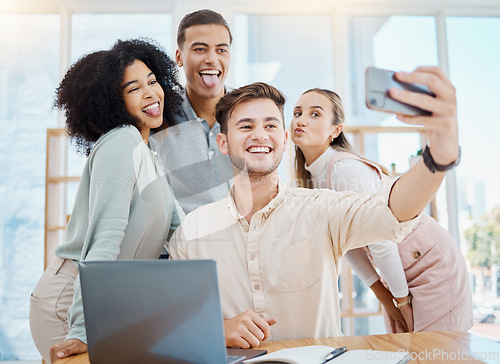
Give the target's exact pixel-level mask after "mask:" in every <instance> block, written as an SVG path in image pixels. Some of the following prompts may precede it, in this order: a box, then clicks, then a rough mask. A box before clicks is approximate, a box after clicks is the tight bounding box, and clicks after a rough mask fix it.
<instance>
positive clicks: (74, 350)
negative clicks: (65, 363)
mask: <svg viewBox="0 0 500 364" xmlns="http://www.w3.org/2000/svg"><path fill="white" fill-rule="evenodd" d="M85 352H87V344H84V343H83V342H81V341H80V340H78V339H68V340H65V341H63V342H62V343H60V344H57V345H54V346H52V347H51V348H50V361H51V362H52V363H55V362H56V361H57V360H58V359H63V358H66V357H68V356H70V355H74V354H81V353H85Z"/></svg>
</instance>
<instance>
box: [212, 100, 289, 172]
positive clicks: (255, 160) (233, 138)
mask: <svg viewBox="0 0 500 364" xmlns="http://www.w3.org/2000/svg"><path fill="white" fill-rule="evenodd" d="M287 138H288V135H287V133H286V132H285V129H284V126H283V116H282V113H281V111H280V110H279V109H278V107H277V106H276V104H275V103H274V102H273V101H272V100H270V99H264V98H259V99H255V100H252V101H247V102H243V103H241V104H238V105H237V106H236V107H235V108H234V110H233V111H232V112H231V114H230V116H229V118H228V120H227V134H219V136H218V139H217V140H218V143H219V149H220V150H221V152H222V153H223V154H227V155H229V157H230V158H231V162H232V163H233V165H234V166H235V167H236V168H237V169H238V171H237V172H239V171H242V170H244V169H245V167H246V169H247V171H248V174H249V176H250V178H255V177H263V176H266V175H269V174H271V173H273V172H274V171H276V170H277V168H278V166H279V164H280V162H281V159H282V158H283V153H284V151H285V147H286V142H287Z"/></svg>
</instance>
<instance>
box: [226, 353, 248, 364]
mask: <svg viewBox="0 0 500 364" xmlns="http://www.w3.org/2000/svg"><path fill="white" fill-rule="evenodd" d="M243 359H245V357H244V356H229V355H228V356H226V364H237V363H241V361H242V360H243Z"/></svg>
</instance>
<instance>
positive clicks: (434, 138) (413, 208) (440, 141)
mask: <svg viewBox="0 0 500 364" xmlns="http://www.w3.org/2000/svg"><path fill="white" fill-rule="evenodd" d="M396 78H397V79H398V80H400V81H403V82H408V83H418V84H422V85H426V86H428V87H429V89H430V90H431V91H432V92H433V93H434V94H435V95H436V96H435V97H432V96H429V95H425V94H420V93H415V92H410V91H404V90H397V89H391V90H389V94H390V96H391V97H392V98H394V99H395V100H398V101H401V102H404V103H406V104H409V105H413V106H417V107H419V108H421V109H424V110H427V111H430V112H431V113H432V115H430V116H405V115H398V119H399V120H401V121H403V122H405V123H407V124H411V125H422V126H423V127H424V128H425V132H426V134H427V139H428V141H429V142H428V145H429V150H430V153H431V156H432V158H433V159H434V161H435V162H436V163H437V164H440V165H448V164H452V163H453V162H455V161H456V160H457V159H458V126H457V101H456V95H455V88H454V87H453V85H452V84H451V82H450V81H449V80H448V78H447V77H446V76H445V75H444V73H443V71H441V69H439V68H438V67H419V68H417V69H416V70H415V71H413V72H411V73H404V72H398V73H396ZM445 175H446V173H445V172H438V171H436V172H435V173H432V172H431V171H430V170H429V169H428V168H427V167H426V166H425V165H424V163H423V161H420V162H419V163H417V164H416V165H415V166H414V167H413V168H411V169H410V170H409V171H408V172H406V173H405V174H404V175H403V176H401V178H400V179H399V180H398V181H397V182H396V183H395V184H394V186H393V188H392V191H391V195H390V197H389V207H390V208H391V210H392V213H393V214H394V216H395V217H396V218H397V219H398V220H399V221H406V220H410V219H412V218H414V217H415V216H417V215H418V214H419V213H420V212H421V211H422V210H423V209H424V208H425V206H426V205H427V204H428V203H429V201H430V200H431V199H432V198H433V197H434V195H435V194H436V192H437V190H438V188H439V186H440V185H441V182H442V181H443V179H444V176H445Z"/></svg>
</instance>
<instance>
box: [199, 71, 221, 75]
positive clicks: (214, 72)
mask: <svg viewBox="0 0 500 364" xmlns="http://www.w3.org/2000/svg"><path fill="white" fill-rule="evenodd" d="M200 74H202V75H216V76H218V75H219V71H217V70H203V71H201V72H200Z"/></svg>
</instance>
